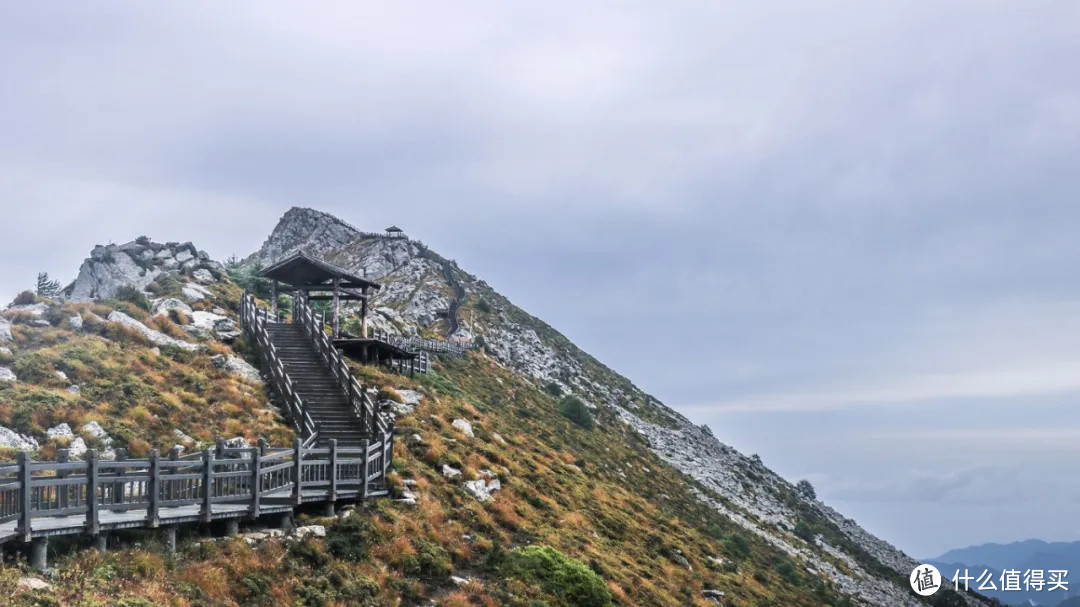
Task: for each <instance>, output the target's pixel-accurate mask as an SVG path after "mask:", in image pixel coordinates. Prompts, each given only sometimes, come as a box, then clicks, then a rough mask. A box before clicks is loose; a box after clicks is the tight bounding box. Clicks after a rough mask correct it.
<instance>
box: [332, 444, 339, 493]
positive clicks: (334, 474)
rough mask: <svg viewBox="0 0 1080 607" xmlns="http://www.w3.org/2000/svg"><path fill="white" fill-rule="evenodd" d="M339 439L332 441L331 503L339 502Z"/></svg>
mask: <svg viewBox="0 0 1080 607" xmlns="http://www.w3.org/2000/svg"><path fill="white" fill-rule="evenodd" d="M337 459H338V457H337V439H336V438H332V439H330V501H331V502H336V501H337V485H338V482H337Z"/></svg>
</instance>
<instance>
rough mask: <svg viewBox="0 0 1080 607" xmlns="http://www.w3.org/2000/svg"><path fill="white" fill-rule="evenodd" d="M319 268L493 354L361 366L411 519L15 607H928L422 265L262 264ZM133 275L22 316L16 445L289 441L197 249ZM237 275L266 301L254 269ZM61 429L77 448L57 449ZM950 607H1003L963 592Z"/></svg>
mask: <svg viewBox="0 0 1080 607" xmlns="http://www.w3.org/2000/svg"><path fill="white" fill-rule="evenodd" d="M129 245H137V246H129ZM129 245H122V247H128V248H127V249H125V255H127V254H128V253H134V256H131V255H128V256H129V257H132V258H133V259H135V258H139V257H144V256H145V253H144V252H143V250H140V249H139V248H138V247H144V248H146V247H149V248H151V250H161V249H168V250H169V251H170V252H171V253H172V254H174V258H175V254H176V251H175V250H176V248H177V247H175V246H173V247H169V246H162V245H154V244H153V243H143V244H140V243H129ZM111 246H112V245H111ZM183 246H184V248H185V249H186V248H187V246H186V245H183ZM154 247H159V248H157V249H154ZM297 247H303V248H304V249H305V250H308V251H309V252H312V251H317V252H319V254H321V255H322V256H323V257H325V258H327V259H328V260H330V261H333V262H335V263H339V264H341V265H345V266H347V267H349V268H351V269H353V270H355V271H357V272H361V271H365V270H366V272H367V276H368V277H369V278H375V279H378V280H381V281H383V282H384V283H385V286H384V288H383V289H382V291H380V293H379V295H378V298H377V301H376V302H375V306H374V323H373V324H375V325H376V326H377V327H379V328H381V329H383V330H386V331H390V332H395V333H403V334H412V333H416V334H421V335H428V336H446V335H447V334H449V333H452V334H453V335H452V337H455V338H466V339H467V338H474V339H475V343H476V344H478V345H480V347H479V348H477V349H475V350H474V351H471V352H470V353H469V354H468V355H467V356H465V357H463V358H457V359H437V360H436V362H435V364H434V368H433V372H432V373H430V374H428V375H426V376H421V377H417V378H416V379H415V380H409V379H407V378H403V377H400V376H395V375H389V374H386V373H384V372H381V371H378V370H375V369H372V368H369V367H356V372H357V373H358V374H360V375H361V376H363V377H364V378H365V380H366V382H367V383H369V384H371V385H374V386H377V387H381V388H382V389H383V395H384V397H385V398H386V399H388V400H389V401H394V404H393V407H394V409H395V411H396V412H397V413H398V415H399V418H398V426H397V427H398V432H399V439H398V441H397V443H396V445H395V462H394V468H395V470H396V471H397V474H396V475H395V476H394V477H393V483H394V485H395V492H396V494H397V495H398V496H399V497H400V498H404V499H399V500H394V501H390V500H384V501H381V502H378V503H376V504H373V505H368V506H367V507H365V510H366V512H363V513H361V514H360V515H353V516H349V517H347V518H343V519H341V520H340V521H336V522H335V521H330V520H319V521H315V522H320V523H326V524H327V525H328V529H327V537H326V538H325V539H310V538H309V539H306V540H302V541H301V540H288V541H286V540H278V539H273V538H269V539H268V538H264V537H262V536H249V537H248V538H246V541H244V540H235V541H223V542H197V541H191V542H187V543H185V544H184V546H183V548H182V550H181V553H180V554H179V555H178V556H176V557H170V556H163V555H161V554H160V551H157V550H154V549H153V548H152V547H149V546H147V545H146V544H145V543H142V544H140V543H139V542H141V541H143V540H142V539H141V538H142V536H140V535H139V534H135V533H133V534H132V535H131V536H130V537H129V538H127V539H128V540H129V541H128V542H127V543H126V546H127V547H126V548H125V549H124V550H123V551H121V552H110V553H108V554H106V555H96V554H92V553H88V552H81V553H72V552H62V554H61V557H60V559H59V561H58V563H59V564H58V567H57V570H58V573H57V581H56V582H54V583H55V585H54V587H53V589H52V590H51V591H48V592H50V593H51V594H49V595H48V596H44V594H43V592H42V591H38V592H24V593H21V594H18V595H17V596H18V598H17V600H18V601H20V602H22V603H23V604H49V603H41V602H40V601H42V600H45V599H50V600H54V601H57V602H59V603H60V604H73V605H84V604H85V605H93V604H126V605H129V606H134V605H142V604H155V605H156V604H164V605H276V604H305V605H335V604H340V605H356V604H360V605H393V604H406V605H427V604H432V603H435V604H440V605H465V604H478V605H503V604H507V605H535V604H550V605H593V604H595V605H605V604H609V603H612V602H614V603H615V604H623V605H700V606H704V607H707V606H710V605H716V604H723V605H777V606H779V605H842V604H867V605H919V604H929V603H921V602H918V601H916V600H915V596H914V595H913V594H912V593H911V592H910V590H909V589H908V588H907V583H906V576H907V573H908V572H909V571H910V568H911V567H912V566H913V564H914V563H913V561H911V560H910V559H909V558H908V557H907V556H906V555H904V554H903V553H901V552H900V551H898V550H896V549H895V548H893V547H891V546H889V545H888V544H887V543H885V542H883V541H881V540H879V539H877V538H874V537H873V536H871V535H870V534H868V533H866V532H865V531H863V530H862V529H861V528H859V527H858V526H857V525H855V524H854V522H852V521H849V520H846V519H844V518H843V517H842V516H841V515H839V514H838V513H836V512H834V511H833V510H831V509H830V508H828V507H827V506H825V505H824V504H821V503H819V502H817V501H814V500H808V499H805V498H804V497H802V496H800V495H799V494H798V493H797V492H796V491H795V489H794V487H793V486H792V485H790V484H789V483H787V481H785V480H783V479H782V478H780V477H779V476H777V475H775V474H774V473H772V472H771V471H769V470H768V469H767V468H766V467H764V466H763V465H762V464H761V463H760V461H757V460H754V459H751V458H747V457H744V456H742V455H741V454H739V453H738V452H737V451H735V450H734V449H732V448H730V447H728V446H725V445H723V444H722V443H720V442H719V441H717V440H716V439H715V438H714V437H713V436H712V435H711V433H710V432H709V431H708V429H707V428H699V427H697V426H694V425H693V424H691V423H690V422H689V421H688V420H686V419H685V418H684V417H682V416H681V415H679V414H678V413H676V412H674V411H672V410H671V409H669V408H667V407H665V406H664V405H663V404H662V403H660V402H659V401H658V400H656V399H655V398H652V397H650V396H649V395H647V394H644V393H643V392H641V391H640V390H638V389H637V388H636V387H635V386H634V385H633V384H632V383H631V382H629V381H628V380H626V379H625V378H623V377H621V376H619V375H618V374H616V373H615V372H613V371H611V370H610V369H608V368H607V367H605V366H604V365H602V364H601V363H599V362H598V361H596V360H595V359H593V358H592V357H591V356H589V355H587V354H586V353H584V352H582V351H580V350H579V349H578V348H576V347H575V346H574V345H573V344H572V343H570V342H569V341H568V340H567V339H566V338H565V337H563V336H562V335H560V334H559V333H558V332H556V331H555V330H553V329H552V328H551V327H549V326H547V325H546V324H544V323H543V322H541V321H540V320H538V319H536V318H533V317H532V316H530V315H528V314H527V313H525V312H524V311H522V310H521V309H519V308H517V307H516V306H514V305H513V304H511V303H510V302H509V301H508V300H506V299H505V298H503V297H502V296H500V295H499V294H498V293H496V292H495V291H494V290H492V289H491V288H490V287H489V286H488V285H487V284H486V283H484V282H483V281H481V280H479V279H477V278H476V277H474V276H472V275H470V274H468V273H466V272H464V271H463V270H461V269H460V268H458V267H457V265H456V264H455V263H453V262H452V261H449V260H447V259H444V258H442V257H441V256H439V255H437V254H435V253H434V252H432V251H430V250H428V249H427V248H426V247H424V246H423V245H422V244H421V243H418V242H415V241H407V240H403V239H402V240H389V239H385V238H379V237H374V236H370V235H364V234H361V233H359V232H357V231H356V230H355V229H354V228H352V227H350V226H348V225H347V224H345V223H344V222H341V221H339V220H337V219H336V218H333V217H331V216H329V215H325V214H322V213H318V212H317V211H312V210H308V209H293V210H290V211H289V212H288V213H287V214H286V215H285V217H284V218H283V219H282V222H281V223H279V225H278V226H277V228H275V230H274V232H273V234H272V235H271V237H270V238H269V239H268V240H267V242H266V243H265V244H264V245H263V247H262V249H261V250H260V251H258V252H256V253H253V254H252V255H251V256H250V257H249V258H248V260H249V262H250V263H254V262H259V263H263V264H265V263H270V262H272V261H274V260H275V259H280V258H281V256H283V255H286V254H288V253H289V252H291V251H292V250H295V249H296V248H297ZM119 248H120V247H117V249H119ZM192 249H193V247H192ZM156 255H157V254H156V253H155V254H154V256H156ZM118 257H119V255H113V254H108V253H107V252H105V251H103V252H100V253H99V254H98V255H97V256H96V257H94V258H92V259H91V260H88V264H87V265H84V268H90V269H87V270H86V272H81V273H80V278H79V280H77V281H76V284H80V285H82V286H81V287H80V289H81V290H80V293H86V294H88V296H89V295H90V294H95V295H96V294H106V293H107V294H109V297H111V299H97V298H95V297H92V296H89V297H88V299H90V301H85V302H75V301H45V302H41V303H38V304H33V305H30V306H29V307H27V306H17V307H14V308H10V309H9V310H7V311H6V312H4V316H5V318H7V319H8V321H9V322H10V323H11V324H10V326H9V331H10V333H11V336H12V338H11V340H10V341H6V342H5V343H3V344H0V347H4V348H7V351H6V352H5V351H4V350H0V366H4V367H5V368H10V369H11V371H12V374H13V375H14V376H15V378H16V379H15V381H0V425H3V426H4V427H5V430H7V434H5V433H4V431H3V430H0V437H5V436H6V437H7V438H8V439H10V440H8V444H9V446H10V447H12V448H31V449H33V448H37V449H38V451H39V456H40V457H48V456H50V455H51V453H52V452H53V450H55V448H57V447H58V446H62V445H70V444H72V443H73V442H75V441H79V440H81V441H83V443H84V444H86V445H88V446H90V447H97V448H101V449H117V448H120V447H124V448H127V449H129V450H130V451H131V452H132V453H133V454H135V455H140V454H142V453H144V452H145V451H147V450H149V449H150V448H154V447H156V448H159V449H167V448H169V447H171V446H173V444H175V443H177V442H180V443H181V444H184V445H185V446H186V447H187V448H189V449H198V448H202V447H204V446H205V445H206V444H207V443H208V442H209V441H210V440H212V439H213V437H215V436H225V437H233V436H242V437H244V438H246V439H247V440H253V439H254V438H256V437H257V436H264V437H267V438H269V439H270V440H271V442H273V443H275V444H287V443H288V441H289V440H291V437H292V432H291V430H290V429H289V426H288V424H287V422H286V421H285V420H283V419H282V417H281V416H280V414H279V413H278V411H277V410H276V408H275V407H273V405H272V404H271V403H270V402H269V395H268V394H267V393H266V390H265V388H264V387H263V386H262V385H261V384H260V383H259V382H258V381H257V379H256V378H253V377H252V376H251V373H250V368H249V367H247V365H245V364H244V363H243V359H245V358H246V359H247V360H248V361H249V362H251V363H257V361H256V360H254V359H253V358H251V356H250V352H249V348H248V347H247V346H246V344H245V343H244V340H243V338H238V337H237V336H236V334H235V330H234V329H235V327H234V323H235V310H236V305H237V301H238V299H239V295H240V292H241V287H240V285H238V284H236V283H235V282H234V281H233V279H232V278H230V277H229V275H228V274H227V273H226V272H225V271H224V268H222V267H221V266H220V265H217V264H213V263H212V262H211V261H210V260H208V259H203V258H200V257H199V256H198V253H197V252H195V253H194V254H193V257H194V258H195V259H196V260H197V261H196V262H195V263H193V264H190V265H189V266H188V267H186V268H185V267H176V266H174V267H170V268H163V267H162V266H163V265H165V264H157V263H155V265H154V266H153V267H152V268H151V271H154V272H157V273H156V274H155V276H153V279H152V280H151V281H149V282H147V283H143V284H135V285H134V286H135V287H138V288H141V289H145V291H146V293H145V294H140V293H139V292H138V291H137V290H135V289H130V288H126V289H125V288H123V287H125V286H130V285H127V284H126V283H125V281H127V280H129V278H125V277H126V276H129V275H130V274H131V272H127V273H124V272H114V271H111V268H110V267H109V264H110V260H115V259H117V258H118ZM163 257H164V255H163ZM185 257H186V256H185ZM102 264H104V266H103V265H102ZM159 270H160V271H159ZM196 273H198V275H196ZM135 274H136V275H138V272H136V273H135ZM232 276H233V277H234V278H236V279H239V280H241V281H242V282H245V283H246V282H249V281H250V274H247V273H245V272H244V271H243V268H233V269H232ZM139 278H140V279H141V278H143V276H140V277H139ZM247 286H251V285H247ZM146 295H149V296H150V300H146V299H145V297H146ZM76 317H78V320H75V318H76ZM125 317H126V318H127V320H125ZM40 321H45V322H40ZM129 321H130V322H129ZM133 323H134V324H133ZM140 323H141V324H140ZM5 324H7V323H5ZM151 329H152V330H153V332H152V331H150V330H151ZM155 332H156V333H155ZM2 335H3V331H0V338H2ZM57 371H60V372H63V374H64V378H61V377H60V376H59V375H58V374H57ZM72 386H77V387H76V388H75V389H74V390H73V389H72ZM575 399H580V400H581V401H583V402H584V403H586V406H587V407H590V412H589V413H588V414H585V413H582V412H581V411H580V410H575V409H574V408H573V404H574V402H576V401H575ZM560 410H563V412H560ZM572 419H573V420H575V421H576V422H577V423H575V421H571V420H572ZM89 422H97V423H98V424H100V426H101V428H102V429H103V430H104V432H105V433H106V434H107V435H108V436H106V437H103V436H101V433H99V432H97V430H96V428H95V426H94V425H90V424H89ZM61 424H67V426H66V427H67V428H70V429H72V432H71V433H68V434H65V433H63V432H60V431H55V430H57V428H59V427H60V425H61ZM50 429H51V430H54V431H55V432H52V433H51V434H52V436H50V433H49V432H47V430H50ZM61 429H63V428H61ZM178 432H179V433H178ZM8 435H10V436H8ZM181 436H182V437H183V438H180V437H181ZM16 439H18V440H16ZM20 441H21V442H20ZM253 524H256V523H253ZM540 547H544V548H540ZM549 549H550V550H549ZM905 568H906V570H905ZM19 575H20V573H19V571H17V570H15V569H12V568H5V569H4V570H3V572H2V573H0V592H6V593H8V594H9V595H14V593H15V592H16V588H15V586H16V581H17V579H18V576H19ZM140 600H142V601H149V603H145V602H144V603H140V602H138V601H140ZM965 601H966V602H965ZM53 604H55V603H53ZM934 604H943V605H944V604H955V605H962V604H982V603H981V602H980V601H978V600H977V599H976V598H974V597H970V596H969V597H965V598H961V597H959V596H957V595H955V594H952V593H948V594H939V595H938V596H937V597H936V601H935V603H934Z"/></svg>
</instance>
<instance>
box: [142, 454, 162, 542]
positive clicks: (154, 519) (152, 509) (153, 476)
mask: <svg viewBox="0 0 1080 607" xmlns="http://www.w3.org/2000/svg"><path fill="white" fill-rule="evenodd" d="M147 472H148V473H149V475H150V482H149V491H150V495H149V496H148V497H149V503H148V504H147V506H146V524H147V526H148V527H150V528H151V529H155V528H157V526H158V508H159V504H158V492H159V491H160V490H161V489H160V487H161V485H160V483H159V482H158V481H159V479H158V474H159V468H158V450H157V449H151V450H150V466H149V467H148V470H147Z"/></svg>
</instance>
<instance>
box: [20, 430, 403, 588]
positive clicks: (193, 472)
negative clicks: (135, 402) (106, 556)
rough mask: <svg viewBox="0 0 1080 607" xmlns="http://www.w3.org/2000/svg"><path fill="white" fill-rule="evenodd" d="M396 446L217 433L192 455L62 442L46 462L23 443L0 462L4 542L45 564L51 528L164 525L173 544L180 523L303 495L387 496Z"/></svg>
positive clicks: (235, 516) (332, 498)
mask: <svg viewBox="0 0 1080 607" xmlns="http://www.w3.org/2000/svg"><path fill="white" fill-rule="evenodd" d="M313 438H314V437H313ZM309 443H314V441H313V440H311V441H309ZM392 448H393V441H392V437H391V436H390V435H384V437H383V439H382V440H380V441H375V442H371V443H370V444H369V441H367V440H366V439H365V440H364V444H363V445H362V446H361V447H360V448H340V449H339V448H338V447H337V443H336V441H333V440H332V441H330V445H329V446H328V447H314V446H311V444H304V443H303V442H301V441H300V440H299V439H298V440H297V441H296V442H295V444H294V445H293V447H292V448H283V449H282V448H278V449H272V448H268V447H267V446H266V445H265V443H262V444H260V445H259V446H258V447H243V448H230V447H226V446H225V444H224V442H222V441H219V442H218V444H217V447H216V448H215V449H208V450H206V451H204V452H201V453H196V454H194V455H191V456H186V457H180V456H179V454H178V451H176V450H173V451H171V452H170V454H169V457H167V458H160V457H158V454H157V452H156V451H152V452H151V453H150V456H149V457H148V458H146V459H123V460H116V461H102V460H100V459H98V457H97V454H96V453H95V452H94V451H89V452H88V453H87V458H86V460H85V461H67V457H66V452H63V451H62V452H61V454H60V457H59V458H58V460H57V461H48V462H38V461H31V460H30V459H29V457H27V455H26V454H25V453H20V454H19V459H18V462H17V463H15V464H4V465H0V544H3V543H5V542H30V543H31V544H32V554H31V561H32V563H33V564H34V566H36V567H38V568H44V567H45V547H46V542H47V538H49V537H51V536H57V535H72V534H87V535H91V536H98V537H101V535H102V534H103V533H104V532H107V531H110V530H115V529H136V528H147V529H155V528H158V527H162V528H166V530H167V531H169V532H170V533H171V538H172V539H171V540H170V544H171V545H172V544H175V526H176V525H178V524H182V523H209V522H211V521H217V520H226V521H231V522H238V521H240V520H241V519H254V518H257V517H259V516H262V515H266V514H279V513H291V512H292V511H293V509H294V508H296V507H298V506H300V505H302V504H310V503H316V504H326V505H333V504H334V503H335V502H337V501H339V500H363V499H368V498H373V497H380V496H384V495H386V494H387V491H386V489H385V486H384V478H385V475H386V473H387V471H388V470H389V467H390V462H391V457H392V454H391V450H392Z"/></svg>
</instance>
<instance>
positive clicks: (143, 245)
mask: <svg viewBox="0 0 1080 607" xmlns="http://www.w3.org/2000/svg"><path fill="white" fill-rule="evenodd" d="M199 270H206V272H207V273H209V274H211V276H213V272H220V271H221V266H220V264H218V263H217V262H215V261H212V260H211V259H210V256H209V255H207V254H206V252H204V251H200V250H198V249H196V248H195V245H193V244H191V243H190V242H186V243H183V244H177V243H167V244H159V243H155V242H151V241H149V240H147V239H143V238H140V239H138V240H134V241H132V242H129V243H126V244H122V245H115V244H110V245H106V246H101V245H99V246H96V247H94V250H93V251H91V252H90V257H89V258H87V259H86V260H85V261H83V264H82V266H81V267H80V268H79V275H78V277H77V278H76V279H75V283H74V284H73V285H72V286H71V287H70V291H69V292H68V293H67V295H68V297H70V298H71V299H73V300H75V301H90V300H95V299H107V298H109V297H112V296H114V295H115V294H116V291H117V289H119V288H120V287H124V286H130V287H134V288H136V289H140V290H145V289H146V287H147V286H148V285H149V284H150V283H152V282H154V280H155V279H157V278H158V277H159V276H161V275H162V274H164V273H167V272H196V271H199Z"/></svg>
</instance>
